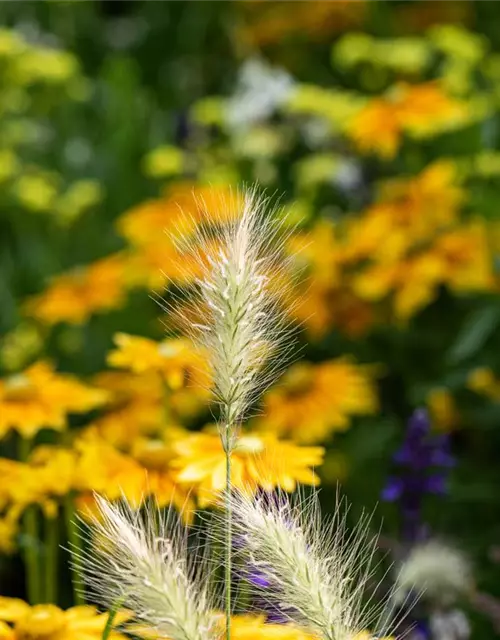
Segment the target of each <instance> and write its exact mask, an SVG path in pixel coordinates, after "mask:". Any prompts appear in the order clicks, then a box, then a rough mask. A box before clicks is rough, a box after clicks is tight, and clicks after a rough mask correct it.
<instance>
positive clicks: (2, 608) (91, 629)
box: [0, 597, 130, 640]
mask: <svg viewBox="0 0 500 640" xmlns="http://www.w3.org/2000/svg"><path fill="white" fill-rule="evenodd" d="M129 617H130V616H129V615H128V614H126V613H118V615H117V617H116V618H115V620H116V624H117V625H119V624H123V623H124V622H126V621H127V620H128V619H129ZM107 620H108V614H107V613H99V612H98V611H97V609H96V608H95V607H89V606H80V607H72V608H71V609H67V610H66V611H63V610H62V609H60V608H59V607H56V606H55V605H53V604H37V605H35V606H33V607H30V606H29V605H28V604H26V603H25V602H24V601H23V600H18V599H16V598H4V597H0V621H2V622H3V625H2V626H0V638H2V640H3V639H4V638H5V639H6V640H7V639H8V640H93V639H94V638H95V640H99V639H100V638H101V637H102V634H103V631H104V627H105V626H106V622H107ZM109 638H110V640H125V636H124V635H123V634H121V633H119V632H117V631H113V632H111V634H110V636H109Z"/></svg>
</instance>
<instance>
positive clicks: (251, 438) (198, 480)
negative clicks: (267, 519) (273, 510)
mask: <svg viewBox="0 0 500 640" xmlns="http://www.w3.org/2000/svg"><path fill="white" fill-rule="evenodd" d="M173 449H174V451H175V453H176V456H175V457H174V458H173V460H172V467H173V468H174V469H177V470H178V474H177V476H176V477H177V481H178V482H179V483H181V484H187V485H188V486H193V487H194V488H195V492H196V495H197V496H198V503H199V505H200V507H206V506H208V505H209V504H212V503H213V502H215V501H216V500H217V497H218V495H220V492H221V491H223V489H224V487H225V483H226V459H225V453H224V449H223V448H222V444H221V439H220V437H219V435H218V434H217V433H209V432H204V433H193V434H191V435H189V436H187V437H186V438H183V439H182V438H181V439H180V440H178V441H176V442H174V443H173ZM323 454H324V449H323V447H301V446H298V445H296V444H293V443H292V442H287V441H282V440H278V439H277V438H276V436H274V435H273V434H244V435H242V436H240V437H239V438H238V442H237V445H236V447H235V449H234V452H233V454H232V458H231V460H232V463H231V464H232V471H231V478H232V484H233V486H234V487H235V488H237V489H241V490H243V491H248V490H250V491H255V490H256V489H257V487H263V488H264V489H266V490H267V491H271V490H272V489H275V488H277V487H280V488H282V489H284V490H285V491H294V490H295V488H296V485H297V483H302V484H308V485H316V484H318V482H319V480H318V478H317V476H316V475H315V473H314V471H313V469H315V468H317V467H318V466H319V465H320V464H321V462H322V460H323Z"/></svg>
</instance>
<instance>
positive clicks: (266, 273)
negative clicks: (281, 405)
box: [183, 190, 290, 449]
mask: <svg viewBox="0 0 500 640" xmlns="http://www.w3.org/2000/svg"><path fill="white" fill-rule="evenodd" d="M238 196H239V197H238V198H236V199H235V200H236V202H237V205H235V204H234V202H233V203H232V205H231V206H232V207H235V206H237V207H239V208H240V210H239V211H222V212H221V214H220V215H219V216H217V215H216V216H215V218H216V220H215V222H214V221H213V218H214V214H213V212H210V216H207V221H208V222H209V224H204V221H203V220H202V222H201V223H200V224H198V225H197V227H196V230H195V232H194V234H192V235H191V236H190V238H188V239H187V241H186V238H184V239H183V242H184V247H183V252H184V253H185V254H186V255H189V256H190V258H191V260H190V261H189V262H190V264H194V265H195V270H196V272H197V273H198V277H197V279H196V288H195V290H194V291H193V292H192V295H191V297H190V299H189V301H188V306H189V309H188V311H187V312H185V313H184V314H183V315H184V317H185V319H188V318H189V320H190V321H188V322H184V325H185V326H186V328H187V331H188V333H190V334H191V335H192V336H193V337H194V339H195V341H196V342H197V343H198V344H199V345H200V346H201V347H202V348H203V349H204V351H205V352H206V353H207V354H208V359H209V362H210V365H211V369H212V375H213V391H214V395H215V399H216V401H217V403H218V405H219V407H220V414H221V416H220V421H221V424H222V425H223V427H224V428H225V429H226V431H227V432H228V433H229V432H231V433H233V434H234V433H235V427H237V426H238V424H239V423H240V422H241V421H242V419H243V418H244V417H245V415H246V414H247V412H248V410H249V408H250V407H251V406H252V404H253V403H254V402H255V400H256V399H257V398H258V396H259V395H260V393H261V392H262V391H263V390H264V389H265V388H266V387H267V386H268V385H269V384H270V383H271V382H272V381H273V380H274V378H275V376H276V374H277V371H278V370H279V369H280V368H281V365H282V362H283V357H284V356H285V355H286V354H285V352H286V351H287V349H286V348H284V346H285V344H286V339H287V338H288V337H289V334H290V332H289V330H287V323H286V319H285V318H286V315H285V313H284V311H283V306H282V300H283V295H282V294H283V292H282V291H280V287H283V284H284V283H285V282H289V278H287V277H285V274H284V272H285V271H287V270H288V269H287V268H288V260H287V258H286V257H285V252H284V247H283V245H284V242H285V240H286V232H284V229H283V219H282V218H281V222H280V218H279V217H278V216H277V215H276V212H267V211H266V204H267V202H266V200H265V199H263V198H259V197H258V196H257V194H256V192H255V190H250V191H243V192H242V193H240V194H238ZM200 208H201V209H202V210H203V203H201V207H200ZM221 209H222V210H223V203H221ZM217 217H219V220H217ZM187 226H188V227H189V228H190V229H192V227H193V225H192V224H189V225H187ZM194 315H197V316H198V318H199V321H198V322H193V321H192V318H193V316H194ZM289 349H290V346H288V350H289ZM223 433H224V429H223ZM224 444H225V446H226V447H228V448H229V449H230V448H232V445H234V437H233V438H232V440H231V438H230V437H228V438H226V439H225V441H224Z"/></svg>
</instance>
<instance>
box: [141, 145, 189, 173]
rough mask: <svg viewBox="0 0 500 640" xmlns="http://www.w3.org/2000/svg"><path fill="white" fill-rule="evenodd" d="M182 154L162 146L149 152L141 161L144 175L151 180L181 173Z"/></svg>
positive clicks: (182, 165) (183, 162) (173, 148)
mask: <svg viewBox="0 0 500 640" xmlns="http://www.w3.org/2000/svg"><path fill="white" fill-rule="evenodd" d="M184 164H185V158H184V153H183V151H182V150H181V149H178V148H177V147H173V146H171V145H163V146H161V147H157V148H156V149H153V150H152V151H150V152H149V153H148V154H147V155H146V157H145V158H144V161H143V170H144V173H145V174H146V175H147V176H149V177H151V178H165V177H167V176H173V175H176V174H179V173H182V171H183V168H184Z"/></svg>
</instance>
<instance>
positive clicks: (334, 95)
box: [283, 84, 366, 131]
mask: <svg viewBox="0 0 500 640" xmlns="http://www.w3.org/2000/svg"><path fill="white" fill-rule="evenodd" d="M365 103H366V99H365V98H364V97H361V96H359V95H357V94H354V93H350V92H348V91H339V90H334V89H327V88H325V87H318V86H317V85H312V84H311V85H309V84H301V85H299V86H298V87H297V89H296V90H295V91H293V92H292V93H291V95H290V97H289V98H288V101H287V102H286V104H285V105H284V107H283V109H284V110H285V111H286V112H287V113H290V114H292V115H296V114H298V115H309V116H316V117H319V118H321V119H322V120H323V121H324V122H326V123H327V124H328V126H329V128H330V129H331V130H333V131H343V130H344V129H345V128H346V123H349V122H350V121H351V119H352V118H353V117H355V116H356V115H357V114H358V113H359V111H360V110H361V109H362V108H363V107H364V105H365Z"/></svg>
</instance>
